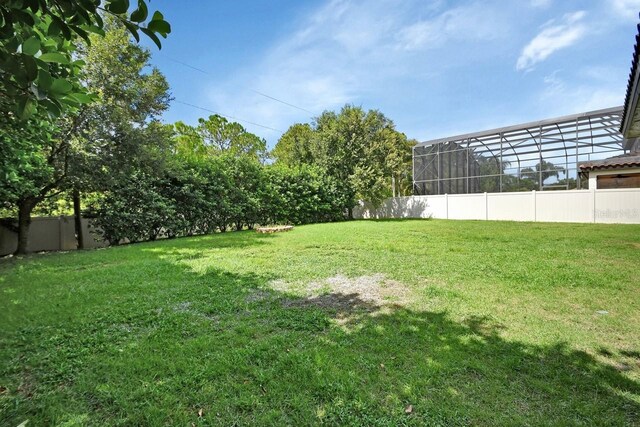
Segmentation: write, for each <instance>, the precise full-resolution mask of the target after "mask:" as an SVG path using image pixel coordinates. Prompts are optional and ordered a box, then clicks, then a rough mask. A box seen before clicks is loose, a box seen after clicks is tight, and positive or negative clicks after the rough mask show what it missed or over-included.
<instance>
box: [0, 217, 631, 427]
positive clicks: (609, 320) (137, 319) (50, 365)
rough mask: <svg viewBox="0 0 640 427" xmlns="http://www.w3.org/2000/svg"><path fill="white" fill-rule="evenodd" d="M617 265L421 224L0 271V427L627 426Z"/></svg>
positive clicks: (616, 229) (531, 230) (626, 358)
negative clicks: (23, 425) (22, 425)
mask: <svg viewBox="0 0 640 427" xmlns="http://www.w3.org/2000/svg"><path fill="white" fill-rule="evenodd" d="M639 266H640V226H635V225H634V226H624V225H592V224H540V223H510V222H475V221H441V220H433V221H415V220H410V221H369V222H366V221H358V222H345V223H336V224H322V225H310V226H303V227H297V228H296V229H295V230H293V231H291V232H288V233H281V234H274V235H261V234H257V233H255V232H250V231H247V232H240V233H225V234H218V235H212V236H205V237H194V238H183V239H177V240H165V241H158V242H154V243H142V244H135V245H129V246H123V247H116V248H108V249H103V250H94V251H86V252H72V253H61V254H45V255H34V256H30V257H27V258H25V259H20V260H19V259H7V260H4V261H1V262H0V324H1V325H2V333H1V334H0V425H2V426H15V425H17V424H19V423H20V422H22V421H24V420H29V424H28V425H29V426H40V425H47V426H48V425H65V426H68V425H123V426H125V425H126V426H134V425H151V426H161V425H178V426H191V425H196V426H198V425H293V426H300V425H308V424H327V425H389V426H396V425H443V426H451V425H640V273H639V271H640V270H639ZM409 405H411V410H410V411H409V410H408V409H407V408H408V407H409ZM407 412H409V413H407Z"/></svg>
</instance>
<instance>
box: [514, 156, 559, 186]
mask: <svg viewBox="0 0 640 427" xmlns="http://www.w3.org/2000/svg"><path fill="white" fill-rule="evenodd" d="M564 172H565V170H564V168H563V167H562V166H556V165H555V164H553V163H552V162H548V161H546V160H540V162H538V163H536V165H535V166H534V167H533V168H530V167H527V168H522V169H520V180H521V181H522V182H525V186H526V187H528V188H530V189H531V190H535V189H536V188H539V187H540V186H542V185H543V184H544V182H545V181H546V180H547V179H549V178H551V177H556V178H558V177H559V176H560V173H564Z"/></svg>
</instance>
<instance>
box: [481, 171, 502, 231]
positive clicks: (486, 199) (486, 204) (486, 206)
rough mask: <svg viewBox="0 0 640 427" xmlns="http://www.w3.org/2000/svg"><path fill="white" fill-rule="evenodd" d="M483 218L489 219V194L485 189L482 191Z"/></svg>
mask: <svg viewBox="0 0 640 427" xmlns="http://www.w3.org/2000/svg"><path fill="white" fill-rule="evenodd" d="M500 178H502V177H500ZM484 220H485V221H489V196H488V194H487V192H486V191H485V192H484Z"/></svg>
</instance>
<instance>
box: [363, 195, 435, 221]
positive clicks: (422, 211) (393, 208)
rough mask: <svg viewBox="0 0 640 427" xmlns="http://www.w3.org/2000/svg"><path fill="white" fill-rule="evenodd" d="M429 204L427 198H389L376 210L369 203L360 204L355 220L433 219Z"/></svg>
mask: <svg viewBox="0 0 640 427" xmlns="http://www.w3.org/2000/svg"><path fill="white" fill-rule="evenodd" d="M429 207H430V206H429V204H428V202H427V198H426V197H416V196H410V197H396V198H388V199H386V200H385V201H383V202H382V204H381V205H380V206H379V207H378V208H377V209H376V208H374V207H373V205H371V204H370V203H368V202H360V204H359V205H358V206H356V207H355V208H354V218H357V219H393V218H395V219H401V218H404V219H407V218H414V219H415V218H422V219H429V218H431V216H432V215H431V213H429V209H428V208H429Z"/></svg>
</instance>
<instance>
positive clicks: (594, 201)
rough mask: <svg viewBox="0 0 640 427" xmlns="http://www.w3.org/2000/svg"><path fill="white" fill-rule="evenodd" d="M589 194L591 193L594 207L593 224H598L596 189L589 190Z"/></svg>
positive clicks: (592, 211)
mask: <svg viewBox="0 0 640 427" xmlns="http://www.w3.org/2000/svg"><path fill="white" fill-rule="evenodd" d="M589 192H590V193H591V201H592V205H591V206H592V207H593V209H592V210H591V213H592V214H593V216H592V219H593V222H596V206H597V203H596V189H595V188H589Z"/></svg>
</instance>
